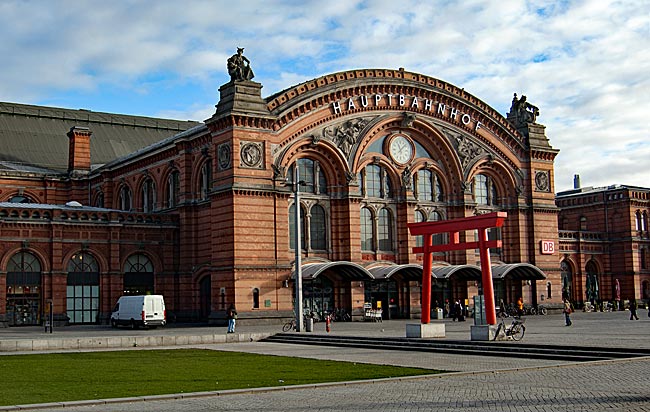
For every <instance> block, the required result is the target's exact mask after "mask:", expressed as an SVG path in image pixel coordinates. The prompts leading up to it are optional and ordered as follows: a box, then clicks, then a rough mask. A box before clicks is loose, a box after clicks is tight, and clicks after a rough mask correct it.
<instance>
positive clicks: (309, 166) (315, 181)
mask: <svg viewBox="0 0 650 412" xmlns="http://www.w3.org/2000/svg"><path fill="white" fill-rule="evenodd" d="M288 177H289V181H290V182H291V183H293V178H294V165H292V166H291V167H290V168H289V171H288ZM298 179H299V180H300V181H301V182H303V183H301V184H300V186H299V190H300V192H301V193H313V194H321V195H324V194H327V177H326V176H325V173H323V171H322V170H321V167H320V163H319V162H318V161H316V160H312V159H306V158H305V159H298Z"/></svg>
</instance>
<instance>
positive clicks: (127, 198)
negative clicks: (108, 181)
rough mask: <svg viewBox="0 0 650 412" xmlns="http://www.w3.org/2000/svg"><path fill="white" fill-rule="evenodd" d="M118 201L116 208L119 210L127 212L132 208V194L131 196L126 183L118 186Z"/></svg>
mask: <svg viewBox="0 0 650 412" xmlns="http://www.w3.org/2000/svg"><path fill="white" fill-rule="evenodd" d="M118 203H119V204H118V208H119V209H120V210H125V211H127V212H129V211H131V209H132V208H133V196H131V188H130V187H128V186H127V185H122V186H121V187H120V193H119V199H118Z"/></svg>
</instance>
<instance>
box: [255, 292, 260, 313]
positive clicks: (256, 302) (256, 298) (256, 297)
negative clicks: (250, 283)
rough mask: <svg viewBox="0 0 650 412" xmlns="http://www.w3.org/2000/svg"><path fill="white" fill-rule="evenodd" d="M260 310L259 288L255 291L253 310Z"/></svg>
mask: <svg viewBox="0 0 650 412" xmlns="http://www.w3.org/2000/svg"><path fill="white" fill-rule="evenodd" d="M259 308H260V290H259V289H258V288H254V289H253V309H259Z"/></svg>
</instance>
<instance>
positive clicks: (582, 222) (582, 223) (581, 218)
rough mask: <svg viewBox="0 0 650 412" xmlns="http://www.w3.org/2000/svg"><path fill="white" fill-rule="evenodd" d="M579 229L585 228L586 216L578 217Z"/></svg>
mask: <svg viewBox="0 0 650 412" xmlns="http://www.w3.org/2000/svg"><path fill="white" fill-rule="evenodd" d="M580 230H587V218H586V217H584V216H581V217H580Z"/></svg>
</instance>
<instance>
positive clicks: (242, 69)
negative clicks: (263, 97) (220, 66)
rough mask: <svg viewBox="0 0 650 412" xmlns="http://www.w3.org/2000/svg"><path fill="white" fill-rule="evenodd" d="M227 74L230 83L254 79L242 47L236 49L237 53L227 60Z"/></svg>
mask: <svg viewBox="0 0 650 412" xmlns="http://www.w3.org/2000/svg"><path fill="white" fill-rule="evenodd" d="M228 74H229V75H230V80H231V81H238V80H251V79H252V78H253V77H255V75H254V74H253V69H251V62H250V60H248V59H247V58H246V56H244V48H243V47H237V53H236V54H233V55H232V56H230V58H229V59H228Z"/></svg>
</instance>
